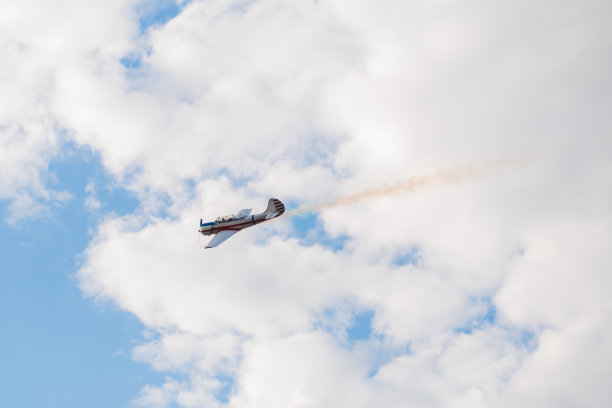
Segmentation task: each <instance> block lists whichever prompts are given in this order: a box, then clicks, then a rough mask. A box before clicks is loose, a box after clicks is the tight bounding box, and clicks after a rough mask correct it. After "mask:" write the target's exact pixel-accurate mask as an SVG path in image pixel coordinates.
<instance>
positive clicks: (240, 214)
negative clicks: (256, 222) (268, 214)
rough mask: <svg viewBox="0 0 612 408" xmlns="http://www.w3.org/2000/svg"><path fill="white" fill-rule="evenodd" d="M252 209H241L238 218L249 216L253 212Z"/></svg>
mask: <svg viewBox="0 0 612 408" xmlns="http://www.w3.org/2000/svg"><path fill="white" fill-rule="evenodd" d="M251 211H252V210H251V209H250V208H245V209H244V210H240V211H238V214H236V218H244V217H247V216H248V215H249V214H250V213H251Z"/></svg>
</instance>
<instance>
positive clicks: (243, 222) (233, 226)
mask: <svg viewBox="0 0 612 408" xmlns="http://www.w3.org/2000/svg"><path fill="white" fill-rule="evenodd" d="M266 216H268V214H267V213H265V212H264V213H261V214H253V215H249V216H247V217H244V218H239V219H231V220H228V221H220V222H217V221H213V222H207V223H204V224H200V233H201V234H203V235H212V234H216V233H218V232H221V231H240V230H243V229H245V228H249V227H252V226H253V225H257V224H260V223H262V222H264V221H268V220H269V219H270V218H269V219H266Z"/></svg>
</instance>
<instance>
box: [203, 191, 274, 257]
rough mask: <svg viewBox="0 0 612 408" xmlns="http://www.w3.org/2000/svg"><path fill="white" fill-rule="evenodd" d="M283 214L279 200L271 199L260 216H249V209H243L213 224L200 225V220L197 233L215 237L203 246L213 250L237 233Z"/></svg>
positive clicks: (219, 218) (218, 219) (220, 218)
mask: <svg viewBox="0 0 612 408" xmlns="http://www.w3.org/2000/svg"><path fill="white" fill-rule="evenodd" d="M284 212H285V205H284V204H283V203H281V201H280V200H277V199H276V198H271V199H270V200H269V201H268V208H266V211H264V212H262V213H261V214H253V215H251V216H249V215H250V214H251V209H250V208H245V209H244V210H240V211H238V213H237V214H234V215H226V216H223V217H217V219H216V220H215V221H213V222H206V223H202V219H201V218H200V229H199V230H198V231H199V232H200V234H202V235H213V234H214V235H215V236H214V238H213V239H211V240H210V242H209V243H208V244H206V246H205V248H214V247H216V246H219V245H221V244H222V243H224V242H225V241H227V240H228V239H229V238H231V237H232V235H234V234H235V233H237V232H238V231H240V230H243V229H245V228H249V227H252V226H253V225H257V224H260V223H262V222H264V221H268V220H271V219H272V218H276V217H280V216H281V215H283V213H284Z"/></svg>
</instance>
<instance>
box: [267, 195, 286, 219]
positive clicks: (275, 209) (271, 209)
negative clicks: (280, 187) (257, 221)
mask: <svg viewBox="0 0 612 408" xmlns="http://www.w3.org/2000/svg"><path fill="white" fill-rule="evenodd" d="M264 212H265V213H267V214H268V215H267V216H266V218H274V217H278V216H280V215H282V214H283V213H284V212H285V205H284V204H283V203H281V201H280V200H277V199H276V198H271V199H270V201H268V208H266V211H264Z"/></svg>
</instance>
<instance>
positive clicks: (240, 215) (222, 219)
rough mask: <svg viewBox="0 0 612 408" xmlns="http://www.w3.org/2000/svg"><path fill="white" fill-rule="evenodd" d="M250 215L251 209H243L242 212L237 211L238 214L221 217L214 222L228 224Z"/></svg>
mask: <svg viewBox="0 0 612 408" xmlns="http://www.w3.org/2000/svg"><path fill="white" fill-rule="evenodd" d="M250 213H251V209H250V208H245V209H243V210H240V211H238V214H233V215H224V216H223V217H217V219H216V220H215V222H216V223H217V224H218V223H221V222H230V221H236V220H241V219H243V218H245V217H247V216H248V215H249V214H250Z"/></svg>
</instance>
